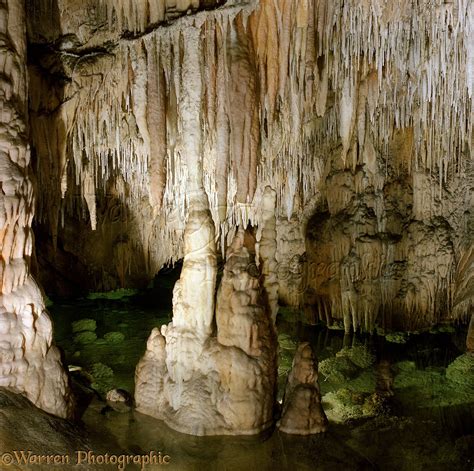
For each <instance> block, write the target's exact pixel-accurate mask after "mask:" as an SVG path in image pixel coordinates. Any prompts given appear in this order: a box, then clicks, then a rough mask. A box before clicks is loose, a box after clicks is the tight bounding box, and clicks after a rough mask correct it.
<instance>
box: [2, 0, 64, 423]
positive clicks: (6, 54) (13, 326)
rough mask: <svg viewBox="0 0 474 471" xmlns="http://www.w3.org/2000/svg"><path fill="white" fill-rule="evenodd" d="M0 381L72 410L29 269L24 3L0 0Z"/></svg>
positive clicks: (58, 409) (49, 406)
mask: <svg viewBox="0 0 474 471" xmlns="http://www.w3.org/2000/svg"><path fill="white" fill-rule="evenodd" d="M0 42H1V53H0V55H1V57H0V64H1V74H0V82H1V92H0V100H1V115H0V182H1V187H2V195H1V196H0V208H1V209H0V214H1V219H0V234H1V244H0V245H1V256H2V264H1V270H0V279H1V294H0V386H3V387H6V388H9V389H11V390H13V391H15V392H18V393H22V394H24V395H26V396H27V397H28V399H30V400H31V401H32V402H33V403H34V404H36V405H37V406H38V407H40V408H42V409H44V410H46V411H48V412H50V413H52V414H56V415H58V416H61V417H67V416H70V415H71V414H72V401H71V395H70V390H69V386H68V378H67V375H66V373H65V371H64V370H63V367H62V364H61V359H60V354H59V351H58V350H57V348H56V347H55V346H54V344H53V342H52V325H51V321H50V319H49V316H48V313H47V312H46V309H45V306H44V301H43V295H42V293H41V291H40V289H39V288H38V286H37V284H36V282H35V280H34V279H33V277H32V276H31V274H30V268H29V262H30V257H31V254H32V250H33V242H32V232H31V221H32V218H33V212H34V202H33V188H32V183H31V180H30V177H29V161H30V150H29V146H28V143H27V139H28V128H27V124H28V118H27V99H28V96H27V73H26V31H25V12H24V4H23V2H22V1H20V0H8V1H3V2H1V3H0Z"/></svg>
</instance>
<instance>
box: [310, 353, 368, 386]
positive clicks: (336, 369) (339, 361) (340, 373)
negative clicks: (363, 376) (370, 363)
mask: <svg viewBox="0 0 474 471" xmlns="http://www.w3.org/2000/svg"><path fill="white" fill-rule="evenodd" d="M319 373H320V374H321V375H322V376H323V379H324V380H325V381H326V380H327V381H330V382H331V383H344V382H346V381H349V380H351V379H352V378H355V377H356V376H357V374H358V373H359V367H358V366H357V365H355V364H354V363H353V362H352V361H351V360H350V359H349V358H348V357H347V356H336V357H331V358H327V359H325V360H322V361H321V362H320V363H319Z"/></svg>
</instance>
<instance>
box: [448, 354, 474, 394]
mask: <svg viewBox="0 0 474 471" xmlns="http://www.w3.org/2000/svg"><path fill="white" fill-rule="evenodd" d="M446 378H448V380H449V381H451V382H453V383H456V384H458V385H460V386H462V387H463V388H467V389H472V392H473V393H474V355H473V354H471V353H465V354H464V355H461V356H459V357H457V358H456V359H455V360H454V361H453V362H452V363H451V364H450V365H449V366H448V367H447V368H446Z"/></svg>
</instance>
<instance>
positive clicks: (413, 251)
mask: <svg viewBox="0 0 474 471" xmlns="http://www.w3.org/2000/svg"><path fill="white" fill-rule="evenodd" d="M148 3H149V2H148V1H145V0H143V1H136V2H123V3H122V2H121V3H116V2H109V1H108V0H101V1H100V2H92V3H91V2H88V1H86V2H78V1H77V0H62V1H59V0H57V1H56V0H55V1H53V2H50V1H47V2H46V1H35V2H30V3H29V6H28V8H29V12H31V14H29V15H28V22H29V41H30V48H31V50H32V52H34V54H33V53H32V54H31V55H30V57H31V63H30V82H31V86H30V107H31V110H30V114H31V122H32V126H31V127H32V133H31V134H32V143H33V148H34V157H35V162H36V172H37V175H38V183H39V188H40V192H39V198H38V223H39V227H38V230H39V232H38V233H39V234H40V233H41V234H42V236H41V238H40V239H41V240H40V247H42V257H44V259H45V260H44V265H47V264H49V265H53V266H58V267H61V266H63V265H65V263H64V260H70V261H71V263H73V269H71V267H69V273H70V274H71V276H74V273H75V272H77V273H84V272H86V273H89V276H88V277H84V276H82V277H81V278H87V279H90V280H93V282H92V284H94V285H96V286H98V287H99V288H103V289H109V288H113V287H117V286H119V285H143V284H144V283H145V282H146V280H147V279H150V278H152V277H153V275H154V274H155V273H156V272H157V271H158V269H159V268H160V267H161V266H162V265H163V263H165V262H166V261H168V260H177V259H179V258H182V257H183V255H184V250H183V232H184V227H185V223H186V217H187V214H188V208H189V201H188V199H189V196H188V187H187V182H188V176H189V173H190V172H191V171H193V169H194V167H190V166H189V165H188V161H187V157H186V152H187V140H188V139H190V138H192V139H194V138H195V137H196V136H199V152H198V154H199V159H198V164H199V166H198V167H196V169H198V170H197V171H198V173H201V174H202V176H203V187H204V189H205V192H206V194H207V197H208V200H209V209H210V212H211V215H212V219H213V223H214V227H215V230H216V243H217V244H218V247H219V248H220V249H221V250H222V251H223V252H225V250H226V248H227V247H228V246H230V243H231V241H232V239H233V236H234V233H235V228H236V227H237V226H240V227H244V226H246V225H247V224H248V223H250V224H251V225H252V226H253V227H258V228H259V230H261V227H263V225H264V223H265V221H267V220H268V219H267V215H266V212H265V209H264V206H265V205H264V194H265V189H266V188H267V187H270V188H271V189H273V190H274V191H275V195H276V199H275V200H276V201H275V208H276V210H275V218H276V232H277V250H276V254H275V260H276V261H277V263H278V270H279V271H278V273H280V277H279V279H278V280H273V283H275V282H277V283H278V285H279V297H280V301H281V302H286V303H288V304H292V305H296V304H299V305H305V312H306V313H307V314H306V315H307V317H308V319H309V320H312V321H316V320H318V319H324V320H327V321H328V322H329V323H331V322H333V321H334V320H338V321H344V324H345V326H346V329H349V328H350V327H354V328H357V327H361V328H364V329H367V330H371V329H372V328H373V327H374V325H375V324H376V323H377V324H379V325H381V326H384V327H390V326H393V327H395V326H400V328H406V329H410V328H417V327H419V326H423V325H429V324H432V323H434V322H437V321H439V320H442V319H454V318H457V319H467V318H468V316H469V315H470V312H469V311H468V307H467V306H468V303H467V302H465V298H462V297H459V296H458V295H456V293H458V292H459V291H460V289H461V286H462V285H463V284H464V283H466V280H467V279H468V278H470V277H472V265H469V267H471V268H469V269H468V270H467V271H466V270H464V269H462V268H461V267H462V266H466V265H463V263H462V260H463V259H464V258H463V257H464V254H465V253H466V251H468V250H469V247H472V243H473V240H472V230H471V229H472V225H473V219H472V218H473V197H472V187H473V178H474V177H473V159H472V116H473V113H472V91H473V88H474V87H473V75H472V67H473V56H472V51H471V49H472V48H470V47H469V45H470V43H471V42H472V34H473V32H472V31H473V30H472V28H473V27H472V20H470V19H471V18H472V16H473V8H474V7H473V5H472V2H466V1H465V0H455V1H453V2H444V1H442V0H435V1H434V2H432V1H428V0H423V1H414V0H396V1H394V2H390V3H387V2H380V1H378V0H367V1H364V2H361V1H356V0H353V1H342V0H336V1H331V2H329V1H326V0H302V1H298V2H294V1H292V0H260V1H257V0H248V1H244V0H241V1H237V0H235V1H230V0H229V1H227V2H224V1H222V2H211V1H208V2H197V1H195V2H189V1H183V2H178V1H176V2H171V1H170V2H164V1H161V2H156V5H159V7H158V8H157V10H156V11H155V10H153V11H152V8H151V7H149V6H148V7H147V5H148ZM150 4H151V2H150ZM202 9H206V10H207V11H201V10H202ZM185 13H186V14H185ZM165 25H166V27H165ZM196 30H197V38H196V41H197V44H196V43H193V41H194V39H190V34H191V35H192V34H194V35H195V33H196ZM191 31H192V33H191ZM191 49H192V51H193V52H192V53H193V54H194V55H195V56H194V57H195V61H196V63H195V64H194V66H193V68H189V67H188V65H189V64H187V61H186V57H188V56H189V51H190V50H191ZM190 89H193V90H196V94H197V95H198V96H196V98H197V99H198V104H197V105H196V106H197V118H196V119H195V121H194V124H193V125H192V126H191V127H188V125H187V124H186V123H185V120H186V119H187V118H186V106H187V104H186V96H187V91H188V90H190ZM197 90H198V91H199V92H197ZM184 129H186V131H184ZM52 130H54V131H52ZM113 208H121V209H120V210H117V211H119V212H120V214H122V215H123V219H122V220H120V221H119V222H114V219H113V218H114V217H115V216H114V214H115V212H114V211H116V210H115V209H113ZM283 221H285V222H283ZM86 223H87V224H89V226H90V228H85V226H86ZM78 234H79V237H77V235H78ZM76 239H79V242H77V240H76ZM91 247H94V250H92V249H91ZM132 253H133V254H134V256H133V257H132V256H130V254H132ZM43 254H44V255H43ZM265 269H266V268H265ZM61 271H62V270H60V274H61ZM50 278H53V279H58V278H59V277H58V276H53V275H52V276H50ZM77 278H79V277H77ZM85 288H89V286H86V287H85ZM461 299H464V301H462V304H459V303H461V301H459V302H458V300H461Z"/></svg>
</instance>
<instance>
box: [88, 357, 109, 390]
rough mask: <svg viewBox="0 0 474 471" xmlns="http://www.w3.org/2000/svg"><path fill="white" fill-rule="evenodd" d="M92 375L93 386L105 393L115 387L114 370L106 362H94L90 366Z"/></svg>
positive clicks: (89, 369) (89, 371)
mask: <svg viewBox="0 0 474 471" xmlns="http://www.w3.org/2000/svg"><path fill="white" fill-rule="evenodd" d="M88 373H89V374H90V375H91V377H92V383H91V388H92V389H94V390H95V391H97V392H98V393H99V394H101V395H104V394H106V393H107V391H110V389H113V387H114V371H113V370H112V368H110V367H109V366H107V365H105V364H104V363H94V364H93V365H91V367H90V368H88Z"/></svg>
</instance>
